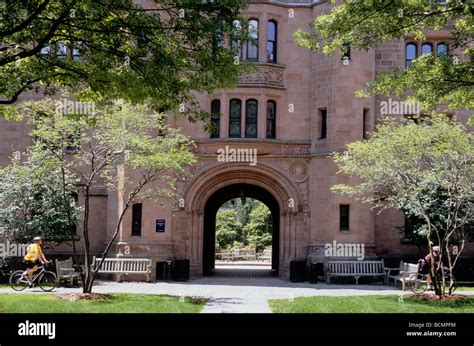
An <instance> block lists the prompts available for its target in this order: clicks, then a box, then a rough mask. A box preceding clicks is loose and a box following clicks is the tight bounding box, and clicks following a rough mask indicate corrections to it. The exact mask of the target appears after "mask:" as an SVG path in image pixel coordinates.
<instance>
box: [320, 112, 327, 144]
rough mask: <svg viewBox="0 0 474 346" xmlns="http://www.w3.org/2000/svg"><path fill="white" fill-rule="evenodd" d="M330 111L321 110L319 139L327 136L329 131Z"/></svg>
mask: <svg viewBox="0 0 474 346" xmlns="http://www.w3.org/2000/svg"><path fill="white" fill-rule="evenodd" d="M327 122H328V113H327V110H326V109H320V110H319V139H323V138H326V136H327V132H328V123H327Z"/></svg>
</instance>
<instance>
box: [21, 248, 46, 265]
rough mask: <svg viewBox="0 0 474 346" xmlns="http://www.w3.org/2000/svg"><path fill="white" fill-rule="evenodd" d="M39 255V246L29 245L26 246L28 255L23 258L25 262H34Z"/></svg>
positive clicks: (40, 252) (41, 252)
mask: <svg viewBox="0 0 474 346" xmlns="http://www.w3.org/2000/svg"><path fill="white" fill-rule="evenodd" d="M40 254H41V255H42V254H43V251H42V250H41V246H39V245H38V244H31V245H29V246H28V253H27V254H26V256H25V261H32V262H34V261H36V260H37V259H38V257H39V255H40Z"/></svg>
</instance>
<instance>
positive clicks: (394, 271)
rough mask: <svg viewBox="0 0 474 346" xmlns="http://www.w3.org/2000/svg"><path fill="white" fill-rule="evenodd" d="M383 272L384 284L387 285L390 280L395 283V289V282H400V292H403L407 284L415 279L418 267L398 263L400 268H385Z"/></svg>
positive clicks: (411, 264)
mask: <svg viewBox="0 0 474 346" xmlns="http://www.w3.org/2000/svg"><path fill="white" fill-rule="evenodd" d="M384 270H385V273H386V274H385V283H386V284H387V285H388V284H389V283H390V279H392V280H393V282H394V283H395V287H397V281H400V282H401V283H402V290H403V291H404V290H405V286H406V283H407V282H409V281H410V280H416V279H417V277H418V276H417V274H418V270H419V265H418V264H413V263H407V262H403V261H400V266H398V267H397V268H388V267H385V268H384Z"/></svg>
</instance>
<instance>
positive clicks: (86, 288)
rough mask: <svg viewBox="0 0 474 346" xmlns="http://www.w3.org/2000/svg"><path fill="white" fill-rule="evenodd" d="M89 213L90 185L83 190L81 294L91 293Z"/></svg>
mask: <svg viewBox="0 0 474 346" xmlns="http://www.w3.org/2000/svg"><path fill="white" fill-rule="evenodd" d="M89 211H90V184H89V183H88V184H87V185H86V189H85V200H84V221H83V234H84V252H85V259H84V261H85V263H84V264H85V274H84V280H83V282H82V292H83V293H91V292H92V284H91V282H90V281H91V272H92V268H91V258H90V242H89Z"/></svg>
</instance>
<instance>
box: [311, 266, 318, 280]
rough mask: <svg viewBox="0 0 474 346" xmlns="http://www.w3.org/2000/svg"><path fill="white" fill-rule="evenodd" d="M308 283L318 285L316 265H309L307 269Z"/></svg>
mask: <svg viewBox="0 0 474 346" xmlns="http://www.w3.org/2000/svg"><path fill="white" fill-rule="evenodd" d="M309 283H310V284H317V283H318V273H317V270H316V263H311V265H310V267H309Z"/></svg>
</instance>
